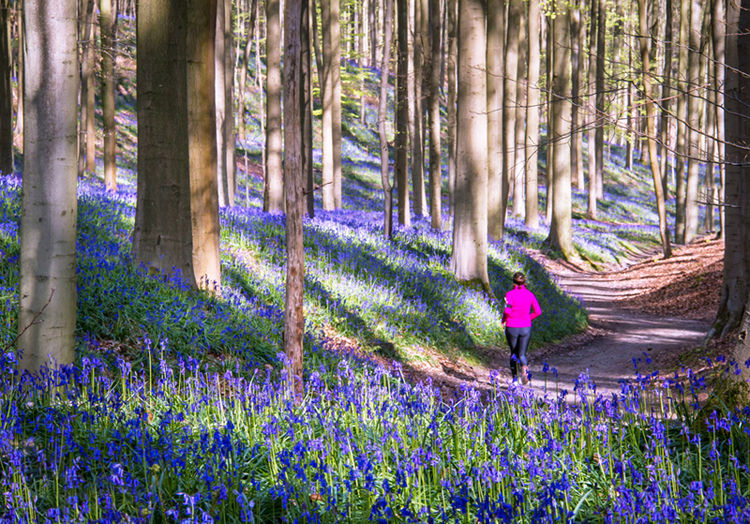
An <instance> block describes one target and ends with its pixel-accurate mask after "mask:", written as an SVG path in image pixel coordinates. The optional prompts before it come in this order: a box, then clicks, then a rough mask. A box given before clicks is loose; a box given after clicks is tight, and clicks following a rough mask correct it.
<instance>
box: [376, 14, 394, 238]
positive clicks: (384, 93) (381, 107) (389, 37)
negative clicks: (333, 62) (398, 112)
mask: <svg viewBox="0 0 750 524" xmlns="http://www.w3.org/2000/svg"><path fill="white" fill-rule="evenodd" d="M384 1H385V13H384V18H383V32H384V33H385V35H384V36H383V59H382V61H381V62H380V96H379V99H378V137H379V139H380V180H381V181H382V184H383V196H384V198H385V205H384V213H385V215H384V218H383V231H384V232H385V236H386V237H388V238H391V237H392V236H393V195H392V193H393V189H392V188H391V175H390V159H389V155H388V136H387V135H386V129H385V122H386V119H387V116H388V115H387V109H388V78H389V76H390V64H391V47H392V41H393V0H384Z"/></svg>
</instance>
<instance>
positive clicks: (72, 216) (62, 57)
mask: <svg viewBox="0 0 750 524" xmlns="http://www.w3.org/2000/svg"><path fill="white" fill-rule="evenodd" d="M77 12H78V10H77V6H76V0H58V1H56V2H46V1H44V0H27V1H26V5H25V7H24V12H23V24H24V33H25V37H26V39H27V45H25V46H24V51H23V52H24V54H25V56H24V64H25V75H26V81H25V82H24V93H23V96H24V99H25V100H24V106H23V107H24V111H25V112H26V114H25V118H24V122H25V129H24V135H23V140H24V153H25V154H24V157H23V191H22V200H21V230H20V237H21V239H20V244H21V255H20V266H21V282H20V287H19V309H18V330H19V336H18V341H17V347H18V349H19V351H20V352H21V358H20V360H19V368H20V369H21V370H26V371H29V372H32V373H33V372H37V371H39V370H40V369H41V368H43V367H45V366H48V365H49V366H52V367H54V366H56V365H62V364H69V363H72V362H73V358H74V343H75V324H76V301H77V295H76V214H77V208H78V203H77V196H76V186H77V184H76V178H77V174H78V167H77V162H76V161H77V125H76V124H77V120H78V81H79V80H78V78H79V77H78V47H77V46H78V38H77V36H78V35H77V19H76V14H77Z"/></svg>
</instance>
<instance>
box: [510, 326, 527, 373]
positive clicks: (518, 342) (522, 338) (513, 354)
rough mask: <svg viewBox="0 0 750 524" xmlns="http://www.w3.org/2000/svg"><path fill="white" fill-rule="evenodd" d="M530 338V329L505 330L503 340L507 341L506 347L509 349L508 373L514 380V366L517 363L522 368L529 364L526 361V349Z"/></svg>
mask: <svg viewBox="0 0 750 524" xmlns="http://www.w3.org/2000/svg"><path fill="white" fill-rule="evenodd" d="M530 338H531V328H530V327H506V328H505V339H506V340H507V341H508V347H509V348H510V373H511V374H512V375H513V378H516V365H517V364H518V363H520V364H521V365H522V366H526V365H528V363H529V362H528V360H526V348H528V347H529V339H530Z"/></svg>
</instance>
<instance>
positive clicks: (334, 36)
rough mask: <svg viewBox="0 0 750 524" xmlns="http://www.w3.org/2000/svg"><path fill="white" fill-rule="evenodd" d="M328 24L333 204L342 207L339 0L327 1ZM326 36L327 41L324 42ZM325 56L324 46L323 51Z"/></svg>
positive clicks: (325, 32)
mask: <svg viewBox="0 0 750 524" xmlns="http://www.w3.org/2000/svg"><path fill="white" fill-rule="evenodd" d="M328 4H329V5H328V15H329V18H328V24H327V27H326V26H324V27H323V42H324V43H327V44H328V56H329V62H328V63H330V68H331V73H330V76H331V89H332V92H331V119H332V133H333V158H332V160H333V202H334V206H335V207H336V209H341V207H342V204H343V202H342V193H341V191H342V188H341V28H340V26H339V18H340V16H339V14H340V11H339V0H328ZM326 35H328V40H326ZM323 53H324V54H325V53H326V51H325V46H324V51H323Z"/></svg>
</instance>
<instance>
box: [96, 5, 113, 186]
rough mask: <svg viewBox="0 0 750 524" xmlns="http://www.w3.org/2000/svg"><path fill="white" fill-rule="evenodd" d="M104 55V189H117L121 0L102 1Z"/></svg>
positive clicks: (100, 26)
mask: <svg viewBox="0 0 750 524" xmlns="http://www.w3.org/2000/svg"><path fill="white" fill-rule="evenodd" d="M99 28H100V32H101V50H100V51H101V56H102V62H101V67H102V83H101V93H102V95H101V96H102V124H103V125H102V127H103V135H104V148H103V149H104V186H105V187H106V188H107V190H108V191H116V190H117V128H116V126H115V86H116V84H117V77H116V73H115V57H116V56H117V45H116V42H117V0H114V1H113V0H99Z"/></svg>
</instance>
